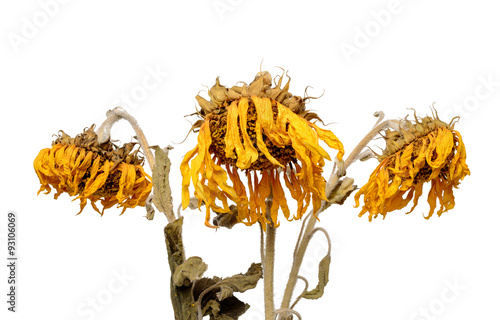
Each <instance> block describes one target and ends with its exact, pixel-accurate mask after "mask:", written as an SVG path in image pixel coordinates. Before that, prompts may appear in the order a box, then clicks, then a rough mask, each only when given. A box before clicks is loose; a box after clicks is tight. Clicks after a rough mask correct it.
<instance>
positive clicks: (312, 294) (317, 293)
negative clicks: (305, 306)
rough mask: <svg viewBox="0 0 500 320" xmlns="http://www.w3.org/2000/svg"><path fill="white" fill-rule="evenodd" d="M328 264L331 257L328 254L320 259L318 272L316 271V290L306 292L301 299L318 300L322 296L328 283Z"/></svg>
mask: <svg viewBox="0 0 500 320" xmlns="http://www.w3.org/2000/svg"><path fill="white" fill-rule="evenodd" d="M330 262H331V256H330V254H329V253H328V254H327V255H326V256H325V257H324V258H323V259H321V261H320V263H319V270H318V285H317V286H316V288H314V289H313V290H310V291H306V292H305V293H304V294H303V295H302V297H304V298H306V299H318V298H321V296H323V293H324V292H325V286H326V284H327V283H328V275H329V273H330Z"/></svg>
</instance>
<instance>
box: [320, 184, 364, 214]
mask: <svg viewBox="0 0 500 320" xmlns="http://www.w3.org/2000/svg"><path fill="white" fill-rule="evenodd" d="M356 189H357V186H356V185H354V179H352V178H349V177H346V178H344V179H342V180H341V181H340V182H339V183H337V186H336V187H335V189H333V190H332V193H331V194H330V196H329V197H328V202H327V203H326V204H325V209H327V208H328V207H330V206H331V205H332V204H334V203H335V204H339V205H342V204H344V201H345V200H346V199H347V198H348V197H349V195H350V194H351V193H352V192H353V191H354V190H356Z"/></svg>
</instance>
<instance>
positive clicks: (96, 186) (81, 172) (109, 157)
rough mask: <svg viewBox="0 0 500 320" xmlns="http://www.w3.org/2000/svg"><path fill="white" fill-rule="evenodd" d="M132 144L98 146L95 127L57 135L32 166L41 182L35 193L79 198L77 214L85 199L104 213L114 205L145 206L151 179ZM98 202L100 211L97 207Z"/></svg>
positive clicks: (84, 204)
mask: <svg viewBox="0 0 500 320" xmlns="http://www.w3.org/2000/svg"><path fill="white" fill-rule="evenodd" d="M133 148H134V143H127V144H125V145H123V146H122V147H117V146H115V145H114V144H113V143H111V142H109V141H108V142H105V143H103V144H99V143H98V142H97V135H96V133H95V132H94V126H92V127H90V128H88V129H85V130H84V132H83V133H81V134H79V135H77V136H76V137H75V138H71V137H70V136H69V135H67V134H66V133H64V132H63V131H60V132H59V135H58V137H57V139H56V140H55V141H54V142H53V143H52V147H51V148H46V149H42V150H41V151H40V152H39V154H38V156H37V157H36V159H35V161H34V163H33V166H34V168H35V172H36V174H37V175H38V178H39V180H40V184H41V187H40V190H39V191H38V194H39V193H40V192H42V191H45V194H48V193H50V191H51V190H52V189H51V187H53V188H55V189H56V191H57V192H56V194H55V195H54V198H55V199H57V198H58V197H59V195H60V194H61V193H63V192H66V193H68V194H69V195H70V196H76V198H75V199H74V200H76V199H80V212H78V214H80V213H81V212H82V210H83V208H85V206H86V204H87V200H90V203H91V205H92V207H93V208H94V210H95V211H97V212H99V213H100V214H101V215H102V214H103V212H104V210H105V209H108V208H110V207H112V206H114V205H115V204H118V207H123V210H122V214H123V212H125V210H126V209H127V208H134V207H135V206H144V205H145V201H146V199H147V197H148V195H149V193H150V191H151V187H152V183H151V177H150V176H149V175H147V174H146V173H145V172H144V169H143V167H142V163H143V162H144V161H143V159H142V158H141V157H139V156H138V150H135V151H132V150H133ZM97 201H100V202H101V205H102V207H103V208H102V210H99V209H98V208H97V206H96V204H95V203H96V202H97Z"/></svg>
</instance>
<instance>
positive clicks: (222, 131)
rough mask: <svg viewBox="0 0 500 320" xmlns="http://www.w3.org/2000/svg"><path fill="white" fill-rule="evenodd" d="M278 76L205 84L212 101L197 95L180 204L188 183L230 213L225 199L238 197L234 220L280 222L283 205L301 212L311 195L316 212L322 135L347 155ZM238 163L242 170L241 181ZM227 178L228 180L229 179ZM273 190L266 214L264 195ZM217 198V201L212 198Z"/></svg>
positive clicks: (210, 205)
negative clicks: (290, 201) (291, 203)
mask: <svg viewBox="0 0 500 320" xmlns="http://www.w3.org/2000/svg"><path fill="white" fill-rule="evenodd" d="M282 80H283V76H281V77H279V80H278V82H277V83H275V86H274V87H273V86H272V79H271V75H270V74H269V73H268V72H260V73H258V74H257V76H256V77H255V79H254V81H253V82H252V83H250V84H249V85H243V86H233V87H231V88H226V87H224V86H222V85H220V83H219V79H218V78H217V80H216V84H215V85H214V86H213V87H212V88H211V89H210V90H209V92H208V94H209V96H210V101H208V100H205V99H204V98H202V97H201V96H199V95H198V96H196V99H197V101H198V103H199V105H200V107H201V110H200V111H199V112H198V115H199V116H200V117H201V119H200V120H198V121H197V122H196V123H195V124H194V125H193V128H192V130H193V131H195V132H196V131H199V134H198V145H197V146H196V147H195V148H194V149H193V150H191V151H189V152H188V153H187V154H186V155H185V157H184V160H183V161H182V164H181V172H182V176H183V181H182V204H183V207H184V208H187V207H188V205H189V199H190V194H189V186H190V184H191V182H192V183H193V185H194V190H195V192H194V195H195V197H196V198H197V199H198V200H199V201H198V203H199V204H200V205H201V203H202V202H203V203H204V204H205V205H206V220H205V224H206V225H207V226H212V225H211V224H210V222H209V220H210V210H214V211H215V212H217V213H224V212H230V210H229V206H228V200H231V201H232V202H234V203H235V204H236V207H237V208H236V209H237V210H236V211H237V213H235V214H237V221H238V222H243V223H245V224H246V225H252V224H254V223H255V222H258V221H259V222H261V223H262V225H263V226H264V227H265V225H266V224H273V225H275V226H276V225H278V211H279V209H281V211H282V212H283V214H284V216H285V218H286V219H287V220H292V219H300V218H301V216H302V215H303V214H304V212H305V211H306V209H307V207H308V206H309V204H310V202H311V201H312V204H313V210H314V212H316V211H317V210H318V209H319V207H320V204H321V200H325V199H326V198H325V190H324V189H325V179H324V178H323V177H322V171H323V170H322V167H323V166H324V164H325V161H324V159H327V160H330V156H329V155H328V153H327V152H326V151H325V150H324V149H323V148H322V147H321V146H320V145H319V140H323V141H324V142H326V144H327V145H328V146H329V147H331V148H334V149H337V150H338V153H337V158H338V160H339V161H341V160H342V156H343V154H344V150H343V146H342V143H341V142H340V141H339V140H338V139H337V137H336V136H335V135H334V134H333V133H332V132H330V131H328V130H325V129H322V128H320V127H318V126H317V125H316V124H315V123H313V122H311V121H313V120H314V119H317V120H320V119H319V117H318V116H317V115H316V114H315V113H312V112H309V111H307V110H306V108H305V103H306V101H307V99H308V98H302V97H299V96H294V95H292V94H291V93H290V92H288V88H289V84H290V80H288V82H287V83H286V85H285V86H284V87H283V88H281V83H282ZM239 170H243V171H244V174H245V175H246V179H245V180H246V183H245V182H243V181H242V180H241V178H240V174H239ZM281 176H282V179H283V180H284V183H285V185H286V187H287V188H288V190H289V192H290V194H291V196H292V197H293V198H294V199H295V200H296V201H297V206H298V209H297V213H296V214H295V215H293V214H291V213H290V210H289V208H288V205H287V201H286V198H285V191H284V189H283V186H282V184H283V183H282V182H281ZM228 178H229V180H230V182H228ZM269 196H272V199H273V200H272V205H271V207H270V215H269V216H266V199H267V198H268V197H269ZM217 202H219V203H217Z"/></svg>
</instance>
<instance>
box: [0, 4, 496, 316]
mask: <svg viewBox="0 0 500 320" xmlns="http://www.w3.org/2000/svg"><path fill="white" fill-rule="evenodd" d="M498 12H499V8H498V7H497V6H495V4H494V2H492V1H431V0H420V1H409V0H401V1H400V2H398V1H395V2H394V1H393V2H391V1H388V0H377V1H349V2H348V1H342V2H340V1H328V2H327V1H307V2H306V1H245V0H207V1H153V0H145V1H65V2H64V3H63V2H62V0H61V1H59V2H56V1H55V0H52V1H49V0H41V1H16V2H12V1H9V2H7V1H3V2H2V3H1V5H0V21H1V31H0V36H1V41H0V55H1V58H0V105H1V110H2V111H1V112H2V114H1V120H2V125H1V137H2V144H1V150H2V151H1V157H0V158H1V160H0V161H1V164H0V168H1V176H0V177H1V178H0V179H1V180H0V188H1V192H0V194H1V201H0V212H1V214H2V218H1V219H0V220H1V222H0V241H1V244H0V245H1V252H2V253H1V256H6V254H7V252H6V222H7V218H6V214H7V212H8V211H9V210H13V211H15V212H16V213H17V216H18V230H19V231H18V251H17V253H18V257H19V261H18V264H19V266H18V269H17V273H18V292H17V293H18V297H17V298H18V305H17V312H16V313H15V314H12V313H10V312H7V311H6V309H7V304H6V303H4V302H2V303H0V305H1V307H0V309H1V313H0V314H2V316H1V317H2V319H5V315H7V319H54V320H70V319H71V320H76V319H143V318H144V319H173V313H172V310H171V305H170V300H169V276H170V274H169V269H168V264H167V254H166V250H165V244H164V239H163V227H164V226H165V224H166V219H165V218H164V217H163V216H160V215H157V217H156V218H155V220H153V221H147V220H146V219H145V218H144V215H145V210H144V209H143V208H136V209H133V210H127V212H126V213H125V214H124V215H122V216H119V213H120V210H119V209H115V208H113V209H110V210H108V211H106V212H105V215H104V216H103V217H100V216H99V215H98V214H97V213H96V212H94V211H93V210H92V209H91V207H90V205H89V206H88V208H86V209H85V211H84V212H83V213H82V214H81V215H79V216H75V214H76V213H77V212H78V210H79V206H78V203H77V202H78V201H75V202H71V201H70V200H71V199H70V198H69V197H68V196H67V195H62V196H61V197H60V199H59V200H57V201H54V200H53V195H39V196H36V192H37V191H38V188H39V182H38V179H37V177H36V175H35V172H34V170H33V167H32V163H33V159H34V158H35V156H36V155H37V153H38V152H39V150H40V149H42V148H46V147H49V146H50V143H51V142H52V140H53V137H52V134H55V133H57V131H58V130H60V129H62V130H64V131H66V132H67V133H68V134H71V135H72V136H74V135H75V134H77V133H80V132H81V131H82V130H83V128H84V127H87V126H90V125H91V124H93V123H95V124H100V123H101V122H102V121H103V120H104V119H105V112H106V111H107V110H108V109H110V108H113V107H115V106H117V105H119V104H120V105H122V106H124V107H126V108H127V109H128V110H129V111H130V112H131V113H132V114H133V115H134V116H135V117H136V118H137V120H138V121H139V123H140V124H141V126H142V127H143V129H144V131H145V133H146V135H147V137H148V139H149V142H150V144H151V145H161V146H162V147H164V146H166V145H168V144H171V145H173V146H174V147H175V149H174V150H173V151H171V159H172V163H173V166H172V171H173V172H172V187H173V191H174V194H173V195H174V202H175V204H176V205H177V204H178V203H179V201H180V174H179V170H178V167H179V164H180V161H181V159H182V156H183V154H184V153H185V152H186V151H187V150H189V149H191V148H192V147H193V146H194V144H195V143H196V138H195V136H194V135H191V136H189V138H188V139H187V140H186V142H185V143H183V144H175V143H178V142H180V141H182V140H183V139H184V137H185V135H186V134H187V132H188V130H189V128H190V123H189V122H188V121H187V120H186V118H184V116H185V115H187V114H190V113H192V112H194V110H195V106H196V103H195V99H194V96H195V95H196V94H197V93H198V92H199V91H200V90H206V87H205V86H209V87H210V86H211V85H212V84H213V83H214V80H215V77H216V76H220V77H221V78H220V79H221V82H222V84H226V85H228V86H232V85H234V84H235V83H236V82H237V81H245V82H247V83H248V82H250V81H251V80H252V79H253V77H254V75H255V73H256V72H258V71H259V67H260V64H261V61H263V62H262V69H263V70H269V71H270V72H271V73H272V74H273V75H276V74H280V72H281V70H280V69H278V68H276V66H280V67H283V68H285V69H287V70H289V75H290V76H291V78H292V82H291V91H292V92H294V93H296V94H298V95H301V94H302V93H303V90H304V88H305V87H306V86H308V85H310V86H312V87H313V88H312V89H309V91H308V93H309V94H311V95H316V96H319V95H321V94H322V93H323V92H324V95H323V97H321V99H318V100H312V101H311V102H310V104H308V108H310V109H314V110H316V111H317V112H318V113H320V115H321V117H322V118H323V119H324V121H325V122H326V123H333V124H331V125H329V127H328V128H329V129H330V130H332V131H334V132H335V133H336V134H337V136H338V137H339V138H340V139H341V140H342V141H343V143H344V145H345V148H346V151H347V152H350V150H352V148H354V146H355V145H356V144H357V142H358V141H359V140H360V139H361V138H362V137H363V136H364V134H365V133H366V132H367V131H368V130H369V129H370V128H371V127H372V126H373V124H374V123H375V118H374V117H373V116H372V114H373V113H374V112H375V111H378V110H383V111H384V112H385V113H386V115H387V117H388V118H402V117H404V116H406V115H407V114H409V113H410V114H411V113H412V112H413V111H411V110H408V108H414V109H415V110H416V111H417V113H418V114H419V115H422V116H424V115H426V114H430V112H431V109H430V106H431V105H432V104H433V103H434V102H435V103H436V104H435V107H436V109H437V110H438V113H439V115H440V117H441V119H443V120H445V121H448V120H450V119H451V118H452V117H453V116H461V119H460V122H459V124H458V125H457V126H456V129H458V130H459V131H460V132H461V133H462V136H463V139H464V142H465V144H466V147H467V155H468V158H467V162H468V164H469V166H470V169H471V172H472V175H471V176H469V177H467V178H466V179H465V180H464V181H463V184H462V185H461V187H460V189H459V190H456V192H455V195H456V208H455V209H454V210H452V211H450V212H447V213H445V214H443V215H442V216H441V217H440V218H438V217H437V216H434V217H432V218H431V219H430V220H428V221H427V220H425V219H424V218H423V217H422V215H423V214H426V213H427V211H428V205H427V203H426V201H425V198H423V199H421V201H420V204H419V206H418V208H417V209H416V210H415V211H414V212H413V213H412V214H410V215H405V214H404V212H405V211H400V212H392V213H390V214H389V215H388V216H387V218H386V219H385V220H382V219H376V220H375V221H373V222H371V223H369V222H368V219H367V217H366V216H364V217H362V218H359V217H357V214H358V212H359V208H358V209H355V208H353V204H354V201H353V199H352V197H351V198H350V199H348V200H347V201H346V203H345V205H344V206H342V207H339V206H334V207H331V209H329V210H328V211H327V212H325V213H323V214H322V216H321V223H320V224H319V225H320V226H322V227H324V228H326V229H327V230H328V231H329V232H330V234H331V237H332V240H333V243H334V246H333V248H334V251H333V260H332V265H331V274H330V282H329V284H328V286H327V288H326V292H325V295H324V297H323V298H322V299H320V300H317V301H301V302H300V303H299V304H298V306H297V311H298V312H300V313H301V314H302V317H303V319H319V318H320V319H342V320H351V319H354V320H357V319H384V320H400V319H431V320H432V319H454V320H456V319H499V318H500V311H499V309H498V302H499V301H500V289H499V288H500V274H499V272H498V270H500V262H499V261H500V260H499V259H498V258H497V256H498V248H499V246H500V233H499V232H498V228H499V224H500V216H499V215H498V208H497V201H498V185H497V183H498V181H499V180H498V179H499V178H500V177H499V174H498V158H497V156H498V150H497V144H498V141H497V137H498V134H497V130H498V120H499V117H498V116H499V115H500V113H499V111H498V105H499V103H500V45H499V39H500V38H499V34H498V32H499V30H500V19H498ZM346 48H349V50H350V51H348V52H346V51H345V50H347V49H346ZM343 50H344V51H343ZM152 70H156V71H152ZM152 72H156V74H157V78H156V80H154V79H155V78H151V77H150V75H151V73H152ZM148 75H149V76H148ZM145 79H147V81H148V83H147V84H146V87H147V88H145V87H144V85H143V81H144V80H145ZM141 93H142V95H141ZM202 94H205V95H206V93H202ZM124 96H130V97H132V101H131V102H128V103H127V102H126V101H125V100H124V98H123V97H124ZM134 97H135V98H134ZM187 119H189V120H191V121H195V119H194V118H192V117H191V118H187ZM133 135H134V133H133V132H132V130H131V129H130V127H129V126H128V125H127V124H126V123H119V124H118V125H116V126H115V127H114V129H113V131H112V137H113V138H114V139H119V140H121V141H122V142H128V141H130V139H131V137H132V136H133ZM377 145H378V146H380V147H383V140H377V141H375V142H374V143H373V144H372V147H373V148H374V149H375V150H378V149H377V147H376V146H377ZM495 150H497V151H495ZM376 164H377V161H376V160H370V161H368V162H365V163H356V164H355V165H353V166H352V167H351V168H350V170H349V171H348V175H349V176H351V177H353V178H355V181H356V183H357V185H358V186H361V185H363V184H364V183H365V182H366V181H367V179H368V176H369V174H370V172H371V170H372V169H373V168H374V167H375V166H376ZM329 165H330V164H329ZM330 168H331V167H330V166H328V167H327V168H326V174H329V170H330ZM185 216H186V228H185V244H186V248H187V253H188V255H199V256H202V257H203V259H204V260H205V261H206V262H207V263H208V265H209V269H208V271H207V275H209V276H213V275H219V276H230V275H232V274H235V273H239V272H245V271H246V270H247V268H248V267H249V266H250V264H251V263H252V262H258V261H259V260H260V256H259V251H258V243H259V231H258V227H257V226H254V227H245V226H237V227H235V228H233V229H232V230H227V229H224V230H218V231H214V230H212V229H208V228H206V227H204V226H203V220H204V214H203V213H200V212H197V211H192V212H190V211H186V212H185ZM299 225H300V222H297V221H296V222H293V223H287V222H286V221H282V224H281V226H280V227H279V229H278V243H277V266H276V273H277V274H276V288H277V290H276V291H277V293H276V295H277V299H276V300H277V302H276V304H277V305H279V302H280V299H279V297H280V296H281V295H282V290H283V287H284V284H285V280H286V275H287V273H288V270H289V265H290V263H291V251H292V249H293V246H294V245H295V239H296V235H297V229H298V227H299ZM314 244H315V247H314V248H312V249H311V250H310V251H309V253H308V257H307V258H306V260H305V265H304V268H303V272H302V274H303V275H305V276H307V278H308V279H309V281H310V285H311V287H314V286H315V284H316V280H315V279H316V271H315V266H316V265H317V263H318V261H319V260H320V259H321V258H322V256H323V254H324V252H325V244H324V242H323V240H322V239H321V237H318V238H317V240H316V241H315V242H314ZM4 264H6V260H4V262H2V263H1V265H2V266H3V265H4ZM117 273H125V274H126V277H127V278H126V279H125V280H123V279H122V281H120V279H119V278H117V276H116V274H117ZM6 282H7V269H6V268H5V267H2V268H0V283H1V285H0V288H1V289H0V291H1V294H2V297H1V298H0V301H5V300H6V299H7V296H6V294H7V284H6ZM450 283H452V284H453V283H454V285H453V286H454V288H453V290H451V289H450ZM110 285H111V289H114V290H113V291H115V292H114V293H111V294H110V292H111V291H109V290H110ZM300 286H301V288H302V285H300ZM262 291H263V288H262V283H260V284H259V286H258V287H257V288H256V289H255V290H253V291H251V292H248V294H247V293H245V294H240V295H239V297H240V298H241V299H242V300H243V301H245V302H248V303H249V304H251V305H252V308H251V309H250V310H249V311H248V312H247V314H246V315H244V316H243V317H242V319H263V312H262V310H263V307H262V298H261V296H262ZM92 299H95V300H96V301H97V303H98V304H99V306H98V307H99V308H98V311H95V310H94V309H92V307H91V306H90V305H88V303H89V301H91V300H92ZM91 310H94V311H93V312H94V313H92V312H91Z"/></svg>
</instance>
